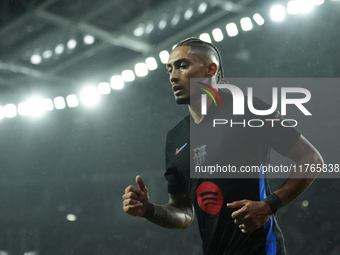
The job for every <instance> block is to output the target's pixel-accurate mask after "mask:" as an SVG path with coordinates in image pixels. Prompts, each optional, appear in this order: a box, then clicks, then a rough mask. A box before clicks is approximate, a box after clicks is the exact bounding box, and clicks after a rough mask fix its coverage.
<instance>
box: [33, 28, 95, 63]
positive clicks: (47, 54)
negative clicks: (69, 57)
mask: <svg viewBox="0 0 340 255" xmlns="http://www.w3.org/2000/svg"><path fill="white" fill-rule="evenodd" d="M94 42H95V38H94V37H93V36H92V35H85V36H84V37H83V43H84V44H85V45H92V44H93V43H94ZM77 44H78V42H77V40H76V39H74V38H72V39H70V40H69V41H68V42H67V43H66V45H65V44H63V43H60V44H58V45H57V46H56V47H55V48H54V50H51V49H49V50H45V51H44V52H42V53H41V54H40V53H39V52H34V53H33V54H32V55H31V57H30V61H31V63H32V64H34V65H39V64H40V63H41V62H42V61H43V60H48V59H50V58H52V57H54V58H58V57H59V56H60V55H61V54H62V53H64V52H68V53H71V52H72V51H73V50H74V49H75V48H76V47H77Z"/></svg>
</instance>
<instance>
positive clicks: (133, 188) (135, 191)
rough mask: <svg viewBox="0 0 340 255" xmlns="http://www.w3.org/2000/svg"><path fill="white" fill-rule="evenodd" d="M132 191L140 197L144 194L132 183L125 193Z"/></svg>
mask: <svg viewBox="0 0 340 255" xmlns="http://www.w3.org/2000/svg"><path fill="white" fill-rule="evenodd" d="M130 192H133V193H135V194H136V195H137V196H139V197H140V196H142V194H143V192H142V191H141V190H140V189H139V188H137V187H135V186H133V185H130V186H129V187H127V188H126V189H125V193H130Z"/></svg>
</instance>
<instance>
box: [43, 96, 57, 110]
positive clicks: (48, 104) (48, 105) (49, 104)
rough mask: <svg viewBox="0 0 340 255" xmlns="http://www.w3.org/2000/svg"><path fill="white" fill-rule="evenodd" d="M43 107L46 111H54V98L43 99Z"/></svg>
mask: <svg viewBox="0 0 340 255" xmlns="http://www.w3.org/2000/svg"><path fill="white" fill-rule="evenodd" d="M41 107H42V108H43V109H44V111H52V110H53V109H54V106H53V101H52V99H50V98H45V99H43V100H42V104H41Z"/></svg>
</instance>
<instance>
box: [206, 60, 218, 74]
mask: <svg viewBox="0 0 340 255" xmlns="http://www.w3.org/2000/svg"><path fill="white" fill-rule="evenodd" d="M207 68H208V70H207V77H209V78H212V77H214V76H215V75H216V74H217V65H216V63H214V62H212V63H210V64H208V66H207Z"/></svg>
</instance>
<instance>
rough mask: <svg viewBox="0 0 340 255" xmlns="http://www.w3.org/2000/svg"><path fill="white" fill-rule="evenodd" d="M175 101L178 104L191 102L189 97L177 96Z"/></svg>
mask: <svg viewBox="0 0 340 255" xmlns="http://www.w3.org/2000/svg"><path fill="white" fill-rule="evenodd" d="M175 101H176V104H190V98H189V97H176V99H175Z"/></svg>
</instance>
